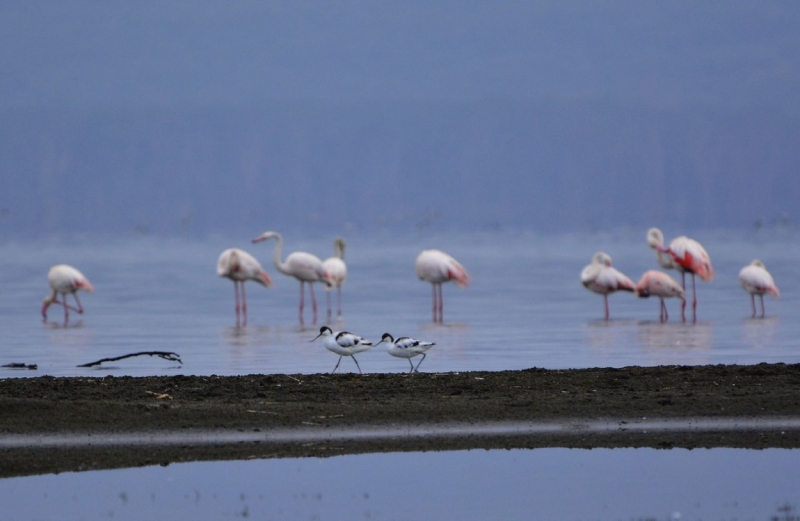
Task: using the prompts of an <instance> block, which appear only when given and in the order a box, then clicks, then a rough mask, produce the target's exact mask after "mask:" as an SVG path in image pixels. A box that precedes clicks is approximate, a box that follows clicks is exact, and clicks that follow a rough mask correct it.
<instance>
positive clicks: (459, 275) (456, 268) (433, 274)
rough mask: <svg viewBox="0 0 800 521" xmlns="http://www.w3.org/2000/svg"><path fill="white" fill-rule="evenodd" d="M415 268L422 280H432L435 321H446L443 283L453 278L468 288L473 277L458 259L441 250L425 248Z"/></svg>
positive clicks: (461, 285)
mask: <svg viewBox="0 0 800 521" xmlns="http://www.w3.org/2000/svg"><path fill="white" fill-rule="evenodd" d="M415 269H416V272H417V277H419V278H420V280H424V281H426V282H430V283H431V285H432V286H433V321H434V322H439V323H442V322H444V313H443V308H444V304H443V301H442V283H444V282H450V281H451V280H452V281H454V282H455V283H456V284H458V285H459V286H460V287H462V288H466V287H467V285H468V284H469V281H470V280H472V277H470V275H469V273H467V270H465V269H464V267H463V266H462V265H461V264H459V263H458V261H456V260H455V259H454V258H453V257H451V256H450V255H448V254H446V253H444V252H442V251H439V250H425V251H423V252H422V253H420V254H419V257H417V261H416V263H415ZM437 290H438V291H437Z"/></svg>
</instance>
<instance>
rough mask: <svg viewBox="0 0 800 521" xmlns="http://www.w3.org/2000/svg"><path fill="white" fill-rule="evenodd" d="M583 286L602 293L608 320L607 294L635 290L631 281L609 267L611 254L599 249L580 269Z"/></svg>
mask: <svg viewBox="0 0 800 521" xmlns="http://www.w3.org/2000/svg"><path fill="white" fill-rule="evenodd" d="M581 282H582V283H583V286H584V287H585V288H586V289H588V290H590V291H593V292H595V293H599V294H600V295H603V305H604V307H605V317H606V320H608V317H609V315H610V313H609V311H608V295H609V294H611V293H614V292H615V291H636V287H635V286H634V285H633V281H632V280H631V279H629V278H628V277H626V276H625V275H623V274H622V273H620V272H619V271H617V270H616V269H615V268H612V267H611V256H610V255H609V254H607V253H604V252H602V251H599V252H597V253H595V254H594V256H593V257H592V263H591V264H589V265H588V266H586V267H585V268H583V271H581Z"/></svg>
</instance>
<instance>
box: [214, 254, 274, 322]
mask: <svg viewBox="0 0 800 521" xmlns="http://www.w3.org/2000/svg"><path fill="white" fill-rule="evenodd" d="M217 275H219V276H220V277H226V278H229V279H231V280H232V281H233V298H234V300H235V302H236V304H235V306H236V327H239V325H240V322H239V315H240V314H241V315H242V318H243V320H242V321H241V326H242V327H246V326H247V295H246V294H245V292H244V283H245V282H246V281H248V280H252V281H255V282H258V283H259V284H261V285H262V286H264V287H265V288H269V287H272V279H270V278H269V275H267V272H266V271H264V268H262V267H261V264H259V262H258V261H257V260H256V259H255V257H253V256H252V255H250V254H249V253H247V252H246V251H244V250H240V249H239V248H230V249H228V250H225V251H223V252H222V254H221V255H220V256H219V260H217ZM240 285H241V296H240V290H239V286H240Z"/></svg>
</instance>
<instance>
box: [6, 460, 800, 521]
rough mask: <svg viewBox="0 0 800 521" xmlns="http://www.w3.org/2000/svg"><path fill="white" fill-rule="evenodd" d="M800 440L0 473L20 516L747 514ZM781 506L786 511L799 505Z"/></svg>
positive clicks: (781, 477) (772, 492) (785, 487)
mask: <svg viewBox="0 0 800 521" xmlns="http://www.w3.org/2000/svg"><path fill="white" fill-rule="evenodd" d="M798 465H800V451H788V450H780V449H769V450H758V451H755V450H741V449H711V450H693V451H688V450H682V449H673V450H669V451H664V450H654V449H594V450H590V451H589V450H575V449H537V450H506V451H500V450H491V451H458V452H439V453H392V454H366V455H358V456H337V457H332V458H326V459H317V458H307V459H282V460H252V461H230V462H203V463H188V464H175V465H170V466H168V467H145V468H136V469H124V470H111V471H97V472H85V473H77V474H76V473H63V474H59V475H47V476H32V477H26V478H14V479H7V480H0V503H2V504H3V517H4V519H9V520H19V521H22V520H28V519H41V520H46V519H81V518H84V519H100V518H109V519H112V518H113V519H152V520H158V519H235V518H245V517H251V518H254V519H463V520H470V519H575V520H581V519H664V520H665V519H674V520H677V519H691V520H695V519H739V520H744V519H757V520H765V521H766V520H768V519H770V518H771V516H775V515H779V509H781V508H782V507H784V506H785V505H787V504H788V505H793V506H794V508H795V509H796V508H797V506H798V504H797V501H798V492H797V491H798V490H800V479H798V477H797V472H796V470H797V468H798ZM793 513H794V514H795V515H796V514H797V510H794V511H793Z"/></svg>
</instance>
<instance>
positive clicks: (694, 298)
mask: <svg viewBox="0 0 800 521" xmlns="http://www.w3.org/2000/svg"><path fill="white" fill-rule="evenodd" d="M692 322H697V289H696V288H695V285H694V273H692Z"/></svg>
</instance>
